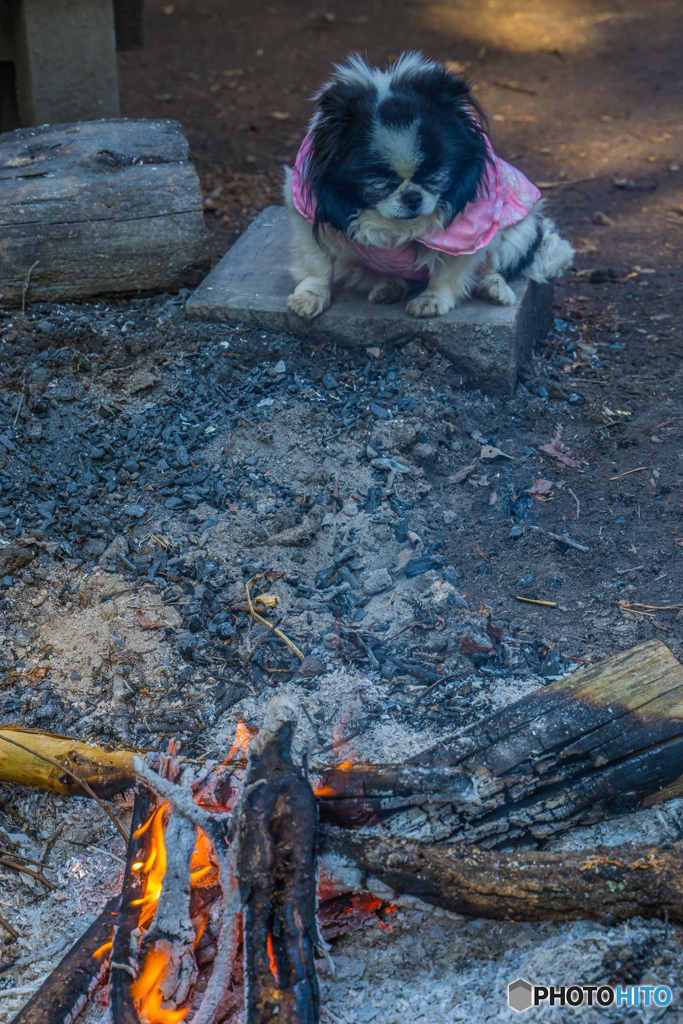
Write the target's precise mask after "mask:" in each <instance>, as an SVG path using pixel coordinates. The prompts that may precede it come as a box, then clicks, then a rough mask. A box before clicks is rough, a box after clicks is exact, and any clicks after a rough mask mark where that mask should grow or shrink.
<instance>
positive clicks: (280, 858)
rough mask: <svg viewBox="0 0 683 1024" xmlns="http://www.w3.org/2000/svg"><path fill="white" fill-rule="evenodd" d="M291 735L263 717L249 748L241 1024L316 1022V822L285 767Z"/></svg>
mask: <svg viewBox="0 0 683 1024" xmlns="http://www.w3.org/2000/svg"><path fill="white" fill-rule="evenodd" d="M277 700H278V698H274V701H275V702H277ZM274 701H271V704H270V705H269V711H270V710H271V706H272V705H273V703H274ZM293 733H294V720H293V718H292V719H286V720H280V721H278V723H277V727H273V728H271V726H270V725H269V720H268V716H267V717H266V724H265V725H264V728H263V729H262V730H261V733H259V736H258V737H257V738H256V739H255V740H254V741H253V742H252V744H251V748H250V753H249V767H248V769H247V777H246V780H245V788H244V793H243V797H242V802H241V805H240V809H239V813H238V821H237V843H238V847H237V875H238V879H239V885H240V895H241V897H242V900H243V903H244V914H243V920H244V944H245V970H246V979H245V980H246V1011H247V1012H246V1020H247V1024H266V1022H271V1024H272V1021H274V1020H277V1021H278V1022H280V1024H317V1022H318V1021H319V1019H320V998H319V993H318V980H317V977H316V972H315V962H314V956H315V949H314V943H315V940H316V937H317V935H318V929H317V921H316V868H315V838H316V829H317V817H318V816H317V811H316V804H315V798H314V796H313V793H312V791H311V787H310V785H309V784H308V782H307V780H306V779H305V778H304V776H303V772H302V770H301V769H300V768H296V767H294V765H293V764H292V759H291V743H292V737H293Z"/></svg>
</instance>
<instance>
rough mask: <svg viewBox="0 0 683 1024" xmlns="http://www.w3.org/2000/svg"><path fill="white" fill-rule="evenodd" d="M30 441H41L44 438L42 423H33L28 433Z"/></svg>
mask: <svg viewBox="0 0 683 1024" xmlns="http://www.w3.org/2000/svg"><path fill="white" fill-rule="evenodd" d="M26 436H27V437H28V439H29V441H40V439H41V437H42V436H43V428H42V426H41V424H40V423H32V424H31V426H30V427H29V428H28V430H27V431H26Z"/></svg>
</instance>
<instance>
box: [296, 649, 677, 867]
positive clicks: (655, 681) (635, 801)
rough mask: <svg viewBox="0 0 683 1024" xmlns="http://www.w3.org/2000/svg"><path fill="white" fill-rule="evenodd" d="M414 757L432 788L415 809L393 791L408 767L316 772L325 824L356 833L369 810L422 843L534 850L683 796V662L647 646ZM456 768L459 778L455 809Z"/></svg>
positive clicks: (578, 675) (529, 698) (504, 710)
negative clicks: (610, 817) (584, 827)
mask: <svg viewBox="0 0 683 1024" xmlns="http://www.w3.org/2000/svg"><path fill="white" fill-rule="evenodd" d="M412 760H413V764H414V765H416V766H418V767H421V768H422V770H423V772H424V773H425V783H424V785H425V786H426V787H427V788H428V789H430V790H431V792H430V793H429V794H428V795H427V797H426V798H423V799H421V798H420V793H419V789H416V790H415V795H414V798H413V799H412V804H413V806H412V808H411V809H410V811H409V812H407V813H404V810H403V809H402V808H401V807H400V804H401V802H402V803H403V804H404V805H405V804H407V803H410V802H411V801H410V800H409V799H407V797H408V792H407V789H404V792H403V799H402V801H397V800H394V799H393V798H394V797H395V795H396V794H395V792H394V790H393V789H392V786H394V787H395V786H396V785H400V784H401V780H403V779H407V778H408V777H409V766H405V765H394V766H384V768H382V769H381V770H378V769H377V767H376V766H364V765H356V766H352V767H351V768H349V769H344V770H342V769H338V768H337V769H329V770H327V771H324V772H317V773H316V776H317V782H316V786H315V788H316V791H317V792H318V793H319V794H320V795H319V808H320V818H321V821H322V822H327V823H329V824H334V825H345V826H347V827H358V825H359V824H362V823H364V822H363V820H362V815H363V810H362V807H363V805H365V814H366V817H365V821H370V820H373V816H374V817H375V818H386V817H388V816H390V815H391V816H394V819H395V820H394V822H392V828H393V829H394V830H395V831H400V832H403V833H405V834H406V835H411V834H412V835H414V836H419V838H423V839H433V840H437V841H443V840H447V839H453V840H456V839H457V840H459V841H462V842H464V843H467V844H468V845H473V846H493V847H495V846H511V845H521V844H526V845H536V844H538V843H539V842H543V841H545V840H547V839H549V838H551V837H552V836H554V835H557V834H559V833H560V832H563V831H566V830H567V829H568V828H572V827H574V826H576V825H577V824H579V823H582V824H587V823H590V822H592V821H596V820H599V819H600V818H601V817H604V816H605V814H607V813H623V812H626V811H633V810H636V809H638V808H640V807H643V806H646V805H648V804H650V803H652V802H654V801H656V800H658V799H661V798H663V797H668V798H670V797H672V796H677V795H680V794H681V792H683V666H681V665H680V663H679V662H678V661H677V659H676V658H675V657H674V656H673V654H672V653H671V652H670V651H669V649H668V648H667V647H666V646H665V645H664V644H662V643H660V642H659V641H651V642H649V643H645V644H640V645H639V646H638V647H635V648H633V649H632V650H630V651H625V652H624V653H622V654H617V655H615V656H614V657H612V658H609V659H607V661H604V662H601V663H600V664H598V665H595V666H591V667H590V668H587V669H583V670H581V671H580V672H577V673H576V674H575V675H573V676H570V677H569V678H568V679H564V680H561V681H560V682H557V683H553V684H552V686H548V687H546V688H545V689H543V690H537V691H535V692H534V693H531V694H529V695H528V696H527V697H524V698H522V700H519V701H517V702H516V703H514V704H511V705H508V706H507V707H504V708H501V709H500V710H498V711H496V712H495V713H494V714H492V715H490V716H489V717H488V718H486V719H484V720H483V721H481V722H477V723H475V724H474V725H472V726H470V727H468V728H466V729H463V730H460V731H459V732H457V733H454V734H453V735H452V736H451V737H447V738H446V739H444V740H443V741H442V742H440V743H439V744H438V745H437V746H434V747H431V748H429V749H427V750H425V751H423V752H422V753H421V754H419V755H418V756H417V757H415V758H413V759H412ZM448 772H455V779H456V785H455V787H454V789H453V796H452V799H451V800H450V802H449V800H448V799H447V798H448V792H449V787H450V786H451V785H452V783H451V780H450V778H449V776H448ZM426 780H429V782H427V781H426ZM465 780H469V783H470V787H469V789H468V786H467V783H466V781H465ZM439 787H441V792H439ZM472 791H474V794H475V796H474V798H473V794H472ZM388 798H391V799H388ZM397 807H398V808H399V809H398V810H397ZM420 808H421V809H422V813H419V812H420Z"/></svg>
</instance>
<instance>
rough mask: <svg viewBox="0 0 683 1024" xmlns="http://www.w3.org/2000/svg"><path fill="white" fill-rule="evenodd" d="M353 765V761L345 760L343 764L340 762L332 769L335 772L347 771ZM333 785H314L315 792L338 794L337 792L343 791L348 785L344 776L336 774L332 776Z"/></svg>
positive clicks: (321, 794)
mask: <svg viewBox="0 0 683 1024" xmlns="http://www.w3.org/2000/svg"><path fill="white" fill-rule="evenodd" d="M352 766H353V761H344V763H343V764H339V765H337V766H336V768H334V769H332V770H333V771H334V772H347V771H348V770H349V768H351V767H352ZM332 783H333V784H332V785H330V786H323V785H319V786H316V787H314V789H313V792H314V793H315V795H316V796H336V795H337V793H341V791H342V790H343V789H344V786H345V785H346V782H345V780H344V778H343V776H339V777H337V776H336V775H335V776H333V778H332Z"/></svg>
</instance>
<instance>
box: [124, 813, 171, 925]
mask: <svg viewBox="0 0 683 1024" xmlns="http://www.w3.org/2000/svg"><path fill="white" fill-rule="evenodd" d="M167 807H168V804H167V803H164V804H162V805H161V807H159V808H158V809H157V810H156V811H155V812H154V814H153V815H152V817H151V818H150V820H149V822H147V823H146V824H145V825H144V826H143V828H144V829H146V828H147V826H148V825H151V828H152V842H151V848H150V852H149V856H148V858H147V860H146V861H144V862H140V861H136V863H135V864H134V865H133V869H134V870H139V871H142V872H143V873H144V875H145V892H144V895H143V896H142V899H139V900H133V902H132V903H131V906H133V907H140V908H141V909H140V920H139V921H138V925H139V927H140V928H144V927H145V926H146V925H147V924H149V922H150V921H151V920H152V918H153V917H154V911H155V910H156V906H157V903H158V902H159V897H160V896H161V890H162V888H163V883H164V875H165V874H166V844H165V842H164V811H165V810H166V808H167ZM137 865H140V866H139V867H137Z"/></svg>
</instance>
